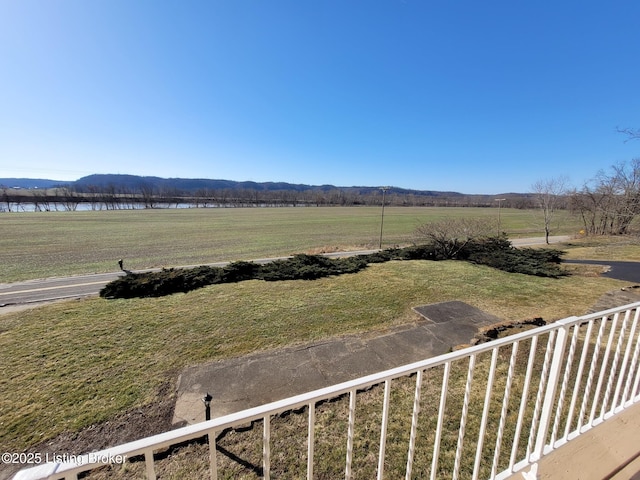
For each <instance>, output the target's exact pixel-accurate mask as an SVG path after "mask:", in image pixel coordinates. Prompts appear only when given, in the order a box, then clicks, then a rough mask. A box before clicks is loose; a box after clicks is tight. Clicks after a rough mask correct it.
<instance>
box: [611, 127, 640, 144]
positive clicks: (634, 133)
mask: <svg viewBox="0 0 640 480" xmlns="http://www.w3.org/2000/svg"><path fill="white" fill-rule="evenodd" d="M616 130H617V131H618V133H623V134H624V135H626V136H627V139H626V140H625V142H628V141H629V140H639V139H640V128H639V129H637V130H634V129H633V128H620V127H618V128H617V129H616Z"/></svg>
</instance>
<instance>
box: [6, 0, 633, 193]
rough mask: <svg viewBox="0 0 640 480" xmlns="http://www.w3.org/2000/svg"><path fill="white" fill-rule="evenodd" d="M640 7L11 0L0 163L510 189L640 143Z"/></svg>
mask: <svg viewBox="0 0 640 480" xmlns="http://www.w3.org/2000/svg"><path fill="white" fill-rule="evenodd" d="M638 19H640V2H638V1H637V0H625V1H620V0H607V1H604V0H603V1H598V2H596V1H589V0H582V1H562V0H554V1H547V0H539V1H535V2H534V1H517V0H509V1H488V2H480V1H477V0H476V1H468V0H459V1H456V0H451V1H446V2H445V1H431V0H421V1H417V0H371V1H356V0H295V1H294V0H291V1H284V0H233V1H232V0H227V1H214V0H211V1H202V2H199V1H160V0H152V1H151V0H149V1H147V0H91V1H87V0H77V1H72V0H38V1H34V0H0V177H31V178H52V179H57V180H74V179H77V178H80V177H82V176H85V175H89V174H92V173H123V174H125V173H126V174H135V175H156V176H161V177H185V178H219V179H229V180H253V181H285V182H291V183H308V184H316V185H318V184H333V185H340V186H350V185H368V186H378V185H393V186H398V187H405V188H415V189H421V190H444V191H459V192H463V193H485V194H499V193H505V192H512V191H516V192H525V191H530V189H531V185H532V184H533V183H534V182H535V181H537V180H541V179H548V178H555V177H560V176H567V177H568V178H569V182H570V183H571V184H572V185H574V186H576V187H580V186H581V185H582V184H583V183H584V182H585V181H587V180H589V179H591V178H593V177H594V176H595V175H596V174H597V173H598V171H599V170H603V169H604V170H607V169H608V168H609V167H610V166H611V165H614V164H616V163H618V162H623V161H630V160H631V159H633V158H636V157H639V156H640V140H637V141H629V142H626V143H625V141H624V140H625V137H624V136H623V135H621V134H620V133H617V132H616V128H617V127H629V128H634V129H637V128H640V61H639V54H640V28H638Z"/></svg>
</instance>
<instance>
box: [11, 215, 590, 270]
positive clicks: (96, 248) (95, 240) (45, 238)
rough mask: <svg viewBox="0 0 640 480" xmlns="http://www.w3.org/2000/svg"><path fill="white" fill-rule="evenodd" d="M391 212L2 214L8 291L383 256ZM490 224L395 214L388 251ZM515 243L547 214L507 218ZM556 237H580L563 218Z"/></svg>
mask: <svg viewBox="0 0 640 480" xmlns="http://www.w3.org/2000/svg"><path fill="white" fill-rule="evenodd" d="M380 214H381V209H380V208H374V207H353V208H351V207H320V208H315V207H308V208H300V207H298V208H217V209H214V208H210V209H167V210H116V211H97V212H39V213H3V214H1V215H0V228H1V230H2V235H0V263H1V264H2V271H1V272H0V283H2V282H14V281H20V280H28V279H34V278H43V277H60V276H67V275H74V274H80V273H102V272H110V271H114V270H117V269H118V266H117V260H118V259H120V258H123V259H124V261H125V268H127V269H131V270H135V269H144V268H154V267H162V266H167V267H170V266H180V265H196V264H204V263H211V262H217V261H234V260H252V259H256V258H264V257H271V256H279V255H291V254H295V253H320V252H322V251H335V250H342V249H359V248H377V247H378V243H379V239H380V216H381V215H380ZM453 217H480V218H486V219H487V221H488V222H495V223H497V219H498V209H497V208H430V207H422V208H420V207H407V208H404V207H387V208H386V209H385V216H384V231H383V247H385V246H386V247H389V246H393V245H396V244H398V245H404V244H410V243H412V242H413V241H415V238H414V235H413V232H414V230H415V228H416V227H417V226H418V225H420V224H423V223H426V222H429V221H433V220H437V219H441V218H453ZM500 217H501V218H500V220H501V230H502V231H505V232H507V233H508V234H509V236H510V237H513V238H515V237H532V236H542V235H543V229H542V228H541V221H540V214H539V212H538V211H532V210H516V209H501V212H500ZM558 225H561V227H560V226H559V227H558V228H557V229H556V230H555V231H554V232H553V233H554V234H558V235H570V234H575V233H577V232H578V231H579V229H580V225H579V223H578V221H577V219H575V218H571V217H568V215H567V214H566V213H565V212H560V213H559V214H558Z"/></svg>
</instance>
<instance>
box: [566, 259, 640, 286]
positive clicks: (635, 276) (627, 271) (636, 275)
mask: <svg viewBox="0 0 640 480" xmlns="http://www.w3.org/2000/svg"><path fill="white" fill-rule="evenodd" d="M563 263H579V264H582V265H607V266H609V267H611V268H610V269H609V270H608V271H606V272H604V273H603V274H602V276H603V277H609V278H614V279H616V280H624V281H626V282H634V283H639V284H640V262H618V261H611V260H563Z"/></svg>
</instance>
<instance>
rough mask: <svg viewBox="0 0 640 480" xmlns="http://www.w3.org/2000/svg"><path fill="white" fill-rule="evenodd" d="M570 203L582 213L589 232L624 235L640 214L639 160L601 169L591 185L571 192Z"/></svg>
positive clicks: (593, 233) (592, 233)
mask: <svg viewBox="0 0 640 480" xmlns="http://www.w3.org/2000/svg"><path fill="white" fill-rule="evenodd" d="M571 206H572V208H573V209H575V210H578V211H579V212H580V215H581V216H582V219H583V223H584V227H585V232H586V233H587V234H590V235H623V234H627V233H629V231H630V228H631V224H632V223H633V221H634V220H635V219H636V218H637V217H638V215H640V159H638V158H637V159H634V160H632V162H631V163H630V164H628V163H626V162H623V163H619V164H617V165H614V166H613V167H611V173H609V174H607V173H606V172H599V173H598V175H597V176H596V177H595V179H594V180H592V181H591V182H590V183H589V184H587V185H585V186H584V187H583V189H582V190H581V191H579V192H574V193H572V195H571Z"/></svg>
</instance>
